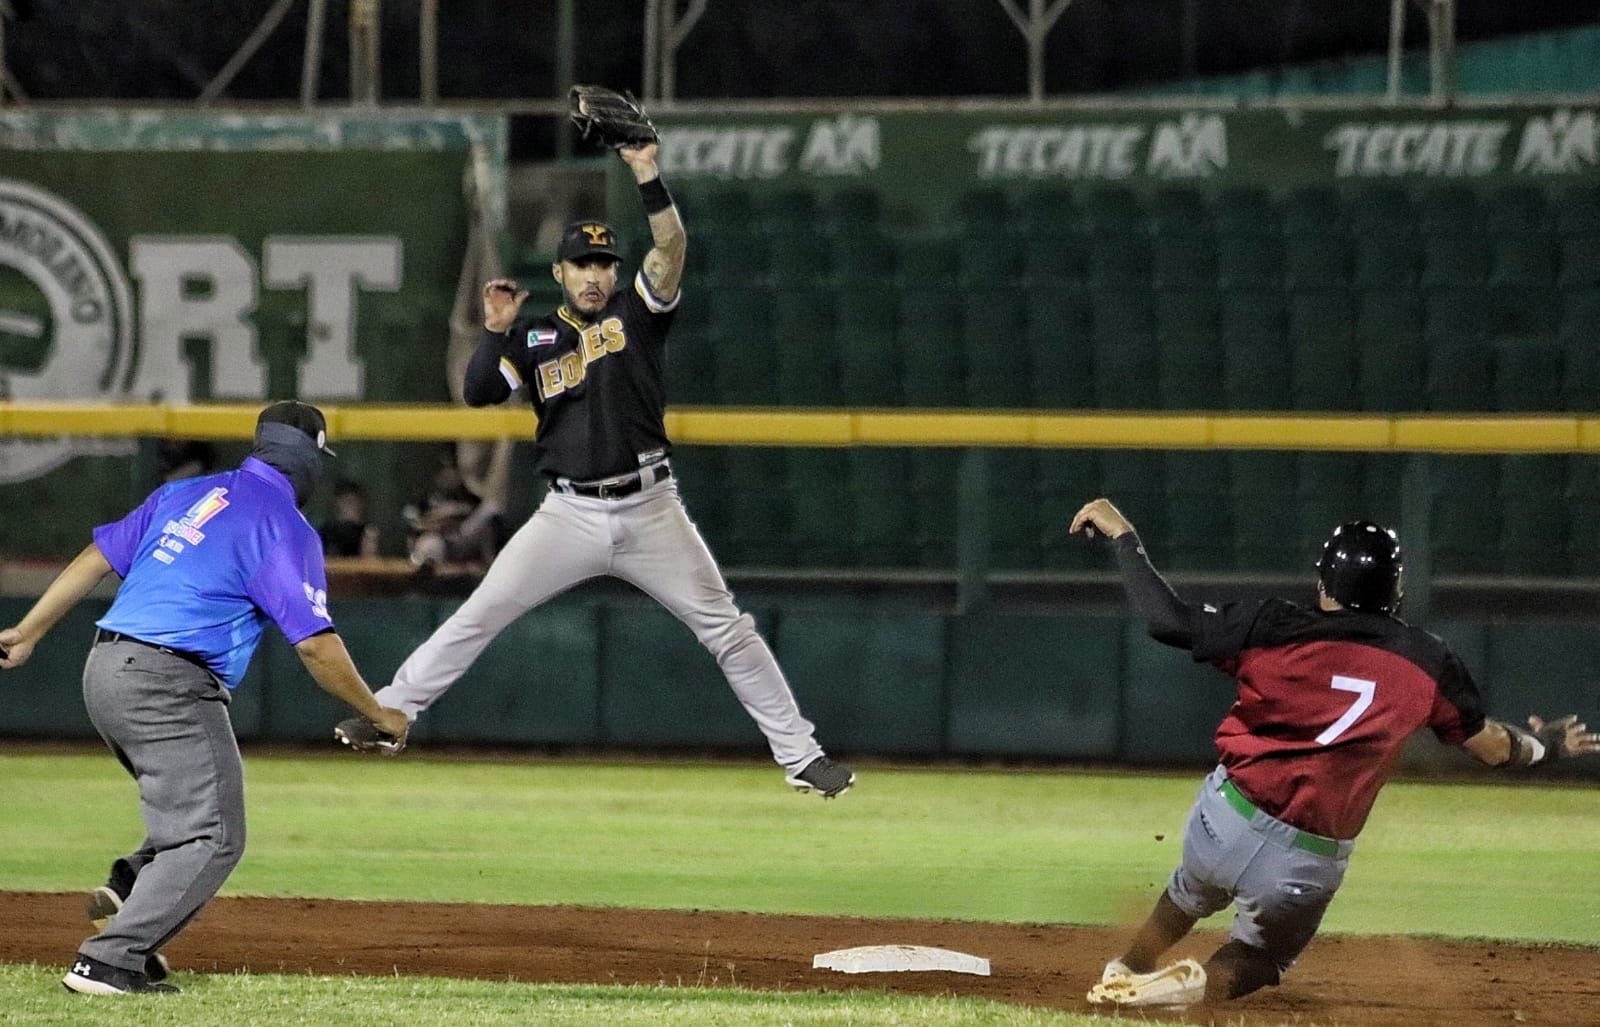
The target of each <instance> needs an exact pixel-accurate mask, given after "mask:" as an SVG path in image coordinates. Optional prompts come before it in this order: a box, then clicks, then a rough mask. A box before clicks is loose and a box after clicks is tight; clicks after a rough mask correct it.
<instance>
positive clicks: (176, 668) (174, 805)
mask: <svg viewBox="0 0 1600 1027" xmlns="http://www.w3.org/2000/svg"><path fill="white" fill-rule="evenodd" d="M83 701H84V705H85V706H87V707H88V710H89V719H90V720H92V721H93V722H94V726H95V730H97V731H99V732H100V737H101V738H103V739H105V743H106V745H107V746H109V747H110V749H111V752H112V753H113V754H114V755H115V756H116V757H117V760H118V761H119V762H121V764H122V765H123V767H125V768H126V769H127V771H128V773H130V774H132V775H133V778H134V780H135V781H137V782H138V785H139V812H140V814H141V815H142V816H143V817H144V824H145V831H146V837H145V840H144V843H143V844H142V845H140V846H139V848H138V849H137V850H136V851H135V852H133V853H132V854H130V855H128V856H125V857H123V861H124V862H125V863H126V865H127V867H128V869H130V870H132V871H133V873H134V875H135V876H134V883H133V890H132V891H131V892H130V893H129V895H128V897H127V899H126V901H124V903H123V905H122V912H120V913H118V914H117V916H116V919H115V920H113V921H112V922H111V924H110V925H109V926H108V927H107V928H106V929H105V930H104V931H102V932H100V933H99V934H97V935H95V936H94V937H93V938H90V939H89V940H88V941H85V942H84V943H83V944H82V945H81V946H80V947H79V951H80V952H82V953H83V954H84V955H86V956H90V957H92V958H94V959H98V960H100V961H101V962H104V963H109V964H111V965H112V966H116V967H121V968H122V969H124V970H134V971H143V970H144V966H145V960H146V959H147V958H148V957H149V956H150V955H151V954H152V953H154V952H156V951H157V950H159V949H160V948H161V947H162V946H163V945H165V944H166V943H167V942H168V941H170V940H171V939H172V938H173V936H174V935H176V934H177V933H178V932H179V931H181V930H183V928H184V927H185V926H186V925H187V924H188V923H189V921H190V920H192V919H194V916H195V914H196V913H199V912H200V910H201V909H202V908H203V907H204V906H205V904H206V903H207V902H209V901H211V897H212V896H214V895H215V894H216V893H217V890H218V889H219V888H221V887H222V883H223V882H224V881H226V880H227V879H228V875H229V874H230V873H232V872H233V868H234V867H235V866H237V865H238V863H239V857H240V856H242V855H243V854H244V767H243V764H241V762H240V760H239V745H238V743H237V742H236V741H234V737H233V726H232V724H231V723H230V722H229V720H228V691H227V689H225V688H223V687H222V685H221V684H219V683H218V681H217V679H216V678H215V677H213V676H212V675H210V674H208V673H207V672H206V671H204V670H202V669H201V668H199V667H197V666H195V665H194V664H192V663H190V662H188V661H187V660H184V659H182V658H181V657H178V656H174V655H172V654H170V653H164V652H160V651H159V650H156V649H151V648H150V647H148V646H143V645H139V644H137V643H134V642H103V643H101V644H99V645H96V646H94V647H93V648H92V649H90V650H89V659H88V662H87V663H85V664H84V668H83Z"/></svg>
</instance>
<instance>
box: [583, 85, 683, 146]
mask: <svg viewBox="0 0 1600 1027" xmlns="http://www.w3.org/2000/svg"><path fill="white" fill-rule="evenodd" d="M567 99H568V100H569V101H570V103H571V110H570V115H571V117H572V123H573V124H574V125H577V126H578V133H579V134H580V135H582V136H583V138H585V139H588V140H592V141H593V142H597V143H599V144H600V145H601V146H607V147H610V148H611V149H613V150H620V149H622V148H623V147H624V146H645V145H647V144H650V143H655V142H660V141H661V136H660V135H659V134H658V133H657V132H656V126H655V125H654V124H652V123H651V121H650V116H649V115H648V114H646V113H645V112H644V108H643V107H640V106H639V101H637V100H635V99H634V98H633V94H632V93H619V92H617V91H616V90H615V89H607V88H606V87H605V86H573V87H572V92H571V93H569V94H568V96H567Z"/></svg>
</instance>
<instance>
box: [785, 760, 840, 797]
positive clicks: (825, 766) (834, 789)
mask: <svg viewBox="0 0 1600 1027" xmlns="http://www.w3.org/2000/svg"><path fill="white" fill-rule="evenodd" d="M784 780H786V781H788V782H789V783H790V784H791V785H793V786H794V787H795V790H796V791H800V792H816V793H817V794H819V795H821V796H822V797H823V798H824V799H832V798H835V797H837V796H840V795H843V794H844V793H845V792H847V791H849V790H850V786H851V785H853V784H855V783H856V776H855V774H853V773H851V771H850V768H849V767H847V766H845V765H844V764H842V763H835V762H834V761H833V760H830V759H829V758H828V757H826V756H818V757H817V758H816V759H814V760H812V761H811V762H810V763H807V764H806V765H805V768H804V769H803V770H799V771H796V772H795V773H793V774H790V775H789V776H788V777H787V778H785V779H784Z"/></svg>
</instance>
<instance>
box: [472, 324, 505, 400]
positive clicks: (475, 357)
mask: <svg viewBox="0 0 1600 1027" xmlns="http://www.w3.org/2000/svg"><path fill="white" fill-rule="evenodd" d="M510 342H511V334H510V333H509V332H491V331H489V330H488V329H487V328H485V329H484V330H483V334H482V335H481V336H479V339H478V348H477V349H475V350H473V351H472V359H471V360H468V361H467V373H466V377H465V379H464V380H463V381H462V383H461V398H462V399H464V400H466V401H467V406H469V407H486V406H493V405H494V404H496V403H501V402H504V401H505V398H506V397H507V396H509V395H511V385H510V384H509V383H508V382H507V381H506V380H505V378H504V377H503V376H502V375H501V374H500V358H501V357H503V356H505V355H506V352H507V350H508V348H509V346H510Z"/></svg>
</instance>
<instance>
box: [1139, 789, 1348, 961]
mask: <svg viewBox="0 0 1600 1027" xmlns="http://www.w3.org/2000/svg"><path fill="white" fill-rule="evenodd" d="M1227 777H1228V773H1227V771H1226V770H1224V769H1223V768H1221V767H1217V768H1216V769H1215V770H1213V771H1212V772H1211V774H1210V776H1209V777H1207V778H1206V782H1205V784H1203V785H1201V786H1200V794H1199V795H1198V796H1197V797H1196V798H1195V801H1194V807H1193V808H1192V809H1191V810H1190V811H1189V821H1188V824H1187V825H1186V826H1185V828H1184V832H1183V862H1182V863H1181V864H1180V865H1179V866H1178V869H1177V870H1175V871H1173V873H1172V880H1171V881H1170V882H1169V883H1168V885H1167V894H1168V895H1169V896H1170V897H1171V898H1172V901H1173V902H1174V903H1176V904H1177V906H1178V908H1179V909H1181V910H1183V911H1184V912H1185V913H1188V914H1190V915H1191V916H1195V917H1199V918H1201V919H1204V918H1205V917H1208V916H1210V915H1211V914H1213V913H1216V912H1218V911H1219V910H1222V909H1225V908H1227V906H1228V905H1229V904H1230V903H1232V904H1233V905H1234V906H1235V907H1236V911H1235V915H1234V918H1233V930H1232V935H1233V937H1234V938H1237V939H1238V940H1239V941H1242V942H1244V943H1245V944H1246V945H1250V946H1252V947H1254V948H1258V949H1261V950H1263V951H1265V952H1266V953H1267V955H1268V956H1270V957H1271V958H1272V960H1273V961H1274V962H1276V963H1277V964H1278V969H1279V971H1283V970H1287V969H1288V968H1289V967H1290V966H1291V965H1293V963H1294V961H1295V960H1296V959H1297V958H1299V956H1300V953H1301V952H1302V951H1304V950H1305V947H1306V946H1307V945H1308V944H1310V943H1311V939H1312V937H1313V936H1315V935H1316V933H1317V928H1318V927H1319V926H1321V924H1322V915H1323V914H1324V913H1325V912H1327V910H1328V903H1330V902H1332V901H1333V896H1334V893H1335V892H1337V891H1338V890H1339V885H1340V884H1342V883H1343V882H1344V872H1345V868H1346V867H1348V866H1349V862H1350V853H1351V852H1352V851H1353V850H1354V849H1355V842H1353V841H1341V842H1338V843H1337V852H1336V854H1335V855H1331V856H1325V855H1320V854H1318V853H1315V852H1307V851H1306V850H1305V849H1303V848H1300V847H1299V846H1297V845H1296V844H1295V839H1296V836H1298V835H1299V834H1300V832H1299V831H1298V830H1297V829H1295V828H1294V827H1291V826H1290V825H1288V824H1285V823H1284V822H1283V821H1281V820H1276V819H1274V818H1273V817H1270V816H1268V815H1267V814H1266V813H1263V812H1261V811H1259V810H1257V811H1256V812H1255V814H1254V815H1253V816H1252V817H1250V818H1249V819H1246V818H1245V817H1244V816H1243V815H1242V814H1241V813H1240V812H1239V811H1238V810H1237V809H1235V808H1234V807H1233V806H1231V805H1229V803H1228V801H1227V800H1226V799H1225V798H1223V796H1222V793H1221V792H1220V791H1219V789H1220V788H1221V787H1222V782H1223V781H1225V780H1227Z"/></svg>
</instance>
